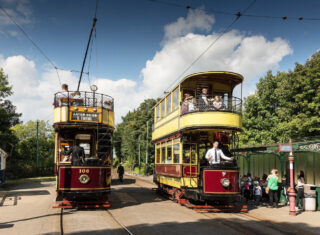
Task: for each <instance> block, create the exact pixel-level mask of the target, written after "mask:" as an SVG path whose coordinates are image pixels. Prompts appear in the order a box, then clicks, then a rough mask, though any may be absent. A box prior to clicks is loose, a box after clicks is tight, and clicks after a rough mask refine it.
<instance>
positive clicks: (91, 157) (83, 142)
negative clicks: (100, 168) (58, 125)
mask: <svg viewBox="0 0 320 235" xmlns="http://www.w3.org/2000/svg"><path fill="white" fill-rule="evenodd" d="M63 134H65V133H63ZM71 137H73V138H71ZM59 140H60V141H59V142H60V148H59V159H60V162H61V163H64V164H71V165H83V166H95V165H110V164H111V161H112V159H111V157H112V148H111V146H105V145H100V143H97V140H96V133H95V132H92V133H90V134H88V133H85V134H84V133H83V134H76V135H74V136H72V135H70V136H69V138H68V139H67V138H63V137H61V136H60V137H59Z"/></svg>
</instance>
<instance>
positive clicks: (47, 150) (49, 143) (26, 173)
mask: <svg viewBox="0 0 320 235" xmlns="http://www.w3.org/2000/svg"><path fill="white" fill-rule="evenodd" d="M11 130H12V132H13V134H14V135H15V136H16V138H17V139H18V142H17V143H16V145H15V151H14V154H13V156H12V158H11V159H10V164H8V169H7V170H8V172H9V174H10V175H9V176H11V177H32V176H36V175H38V174H50V172H51V170H52V167H53V164H54V132H53V128H52V127H51V125H50V124H49V122H48V121H47V122H45V121H39V171H37V169H36V146H37V122H36V121H28V122H27V123H25V124H17V125H15V126H14V127H12V128H11Z"/></svg>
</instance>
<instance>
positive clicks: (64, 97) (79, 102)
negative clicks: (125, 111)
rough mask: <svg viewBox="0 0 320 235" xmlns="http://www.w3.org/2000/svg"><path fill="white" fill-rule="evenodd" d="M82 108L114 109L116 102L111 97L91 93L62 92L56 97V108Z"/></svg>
mask: <svg viewBox="0 0 320 235" xmlns="http://www.w3.org/2000/svg"><path fill="white" fill-rule="evenodd" d="M62 106H82V107H93V108H104V109H107V110H110V111H113V109H114V100H113V98H112V97H111V96H108V95H104V94H100V93H96V92H90V91H62V92H57V93H56V94H55V95H54V107H62Z"/></svg>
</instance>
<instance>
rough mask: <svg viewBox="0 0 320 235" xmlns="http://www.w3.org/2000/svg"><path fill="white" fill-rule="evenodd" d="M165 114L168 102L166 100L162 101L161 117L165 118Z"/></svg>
mask: <svg viewBox="0 0 320 235" xmlns="http://www.w3.org/2000/svg"><path fill="white" fill-rule="evenodd" d="M164 116H166V102H165V100H163V101H162V102H161V117H162V118H163V117H164Z"/></svg>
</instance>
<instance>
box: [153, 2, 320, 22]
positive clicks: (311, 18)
mask: <svg viewBox="0 0 320 235" xmlns="http://www.w3.org/2000/svg"><path fill="white" fill-rule="evenodd" d="M148 1H150V2H156V3H161V4H164V5H168V6H173V7H179V8H186V9H192V10H199V11H204V12H212V13H215V14H220V15H230V16H232V15H233V16H236V15H237V14H238V13H233V12H228V11H219V10H213V9H203V8H197V7H192V6H190V5H182V4H178V3H173V2H167V1H162V0H148ZM242 16H245V17H254V18H266V19H279V20H299V21H301V20H305V21H320V18H316V17H302V16H299V17H293V16H272V15H256V14H242Z"/></svg>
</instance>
